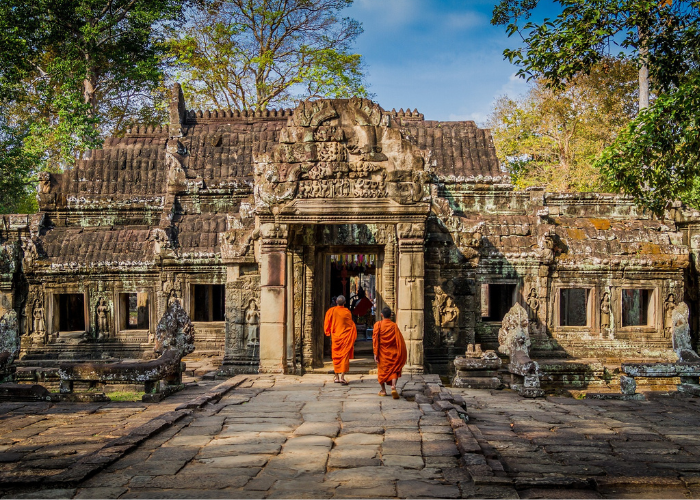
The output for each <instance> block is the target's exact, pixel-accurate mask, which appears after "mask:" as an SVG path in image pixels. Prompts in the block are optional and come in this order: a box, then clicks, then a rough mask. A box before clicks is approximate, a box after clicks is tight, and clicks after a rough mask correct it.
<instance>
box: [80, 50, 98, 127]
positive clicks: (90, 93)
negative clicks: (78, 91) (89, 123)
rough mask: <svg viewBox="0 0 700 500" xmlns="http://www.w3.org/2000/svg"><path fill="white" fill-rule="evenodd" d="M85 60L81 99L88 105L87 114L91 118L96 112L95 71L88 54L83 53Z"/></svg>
mask: <svg viewBox="0 0 700 500" xmlns="http://www.w3.org/2000/svg"><path fill="white" fill-rule="evenodd" d="M85 62H86V66H87V70H86V72H85V79H84V80H83V99H84V100H85V104H89V105H90V109H88V116H89V117H90V118H92V117H94V116H95V113H96V112H97V93H96V87H97V73H96V72H95V69H94V68H93V65H92V61H91V60H90V56H89V55H87V54H86V55H85Z"/></svg>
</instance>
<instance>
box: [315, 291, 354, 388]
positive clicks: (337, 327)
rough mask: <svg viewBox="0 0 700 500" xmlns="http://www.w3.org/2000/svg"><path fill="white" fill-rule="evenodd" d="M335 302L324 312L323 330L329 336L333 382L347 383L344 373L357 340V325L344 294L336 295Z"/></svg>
mask: <svg viewBox="0 0 700 500" xmlns="http://www.w3.org/2000/svg"><path fill="white" fill-rule="evenodd" d="M335 303H336V304H337V305H336V306H335V307H331V308H330V309H329V310H328V312H327V313H326V319H325V321H324V322H323V331H324V333H325V334H326V335H327V336H328V335H330V337H331V342H332V356H333V371H334V372H335V378H334V380H333V382H336V383H340V384H343V385H348V382H347V380H345V374H346V373H347V372H349V371H350V360H351V359H353V357H354V354H355V340H357V327H356V326H355V322H354V321H353V320H352V313H351V312H350V309H347V308H346V307H345V296H343V295H338V297H337V298H336V299H335Z"/></svg>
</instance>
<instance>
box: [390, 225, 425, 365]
mask: <svg viewBox="0 0 700 500" xmlns="http://www.w3.org/2000/svg"><path fill="white" fill-rule="evenodd" d="M397 229H398V237H399V286H398V290H397V296H398V300H397V311H396V323H397V324H398V325H399V329H400V330H401V332H402V333H403V335H404V338H405V339H406V347H407V349H408V362H407V363H406V367H405V371H406V373H423V331H424V314H425V313H424V310H425V306H424V297H425V291H424V289H425V278H424V274H425V271H424V264H423V261H424V257H425V250H424V246H425V237H424V235H425V224H398V226H397Z"/></svg>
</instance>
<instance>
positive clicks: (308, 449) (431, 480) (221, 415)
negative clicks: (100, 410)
mask: <svg viewBox="0 0 700 500" xmlns="http://www.w3.org/2000/svg"><path fill="white" fill-rule="evenodd" d="M349 379H350V380H351V383H350V385H349V386H345V387H344V386H341V385H340V384H334V383H333V382H332V379H331V378H330V377H328V376H327V375H323V376H322V375H306V376H304V377H292V376H286V377H265V376H256V377H250V379H249V381H248V382H247V383H245V382H244V383H243V384H242V385H241V386H239V387H237V388H236V389H235V390H234V391H232V392H230V393H229V394H228V395H227V396H224V397H223V398H222V399H221V401H220V402H219V403H218V404H215V405H208V406H207V407H206V408H205V409H204V411H200V412H197V413H196V414H193V415H192V416H190V417H187V418H185V419H183V420H182V422H181V423H180V424H178V426H176V427H178V428H177V429H176V430H175V429H173V430H171V431H169V432H167V433H164V434H163V435H160V436H157V437H155V438H151V439H150V440H149V441H148V442H146V443H144V444H143V445H142V446H140V447H139V449H138V450H136V451H135V452H132V453H130V454H129V455H127V456H125V457H124V458H122V459H121V460H119V461H118V462H116V463H114V464H112V465H110V466H109V467H107V469H105V470H104V471H103V472H101V473H99V474H98V475H96V476H95V477H93V478H91V479H89V480H88V481H86V482H84V483H83V484H81V485H80V488H78V489H77V490H73V491H68V490H66V491H64V492H56V491H55V490H54V493H63V494H64V495H66V496H70V495H71V494H75V496H76V498H83V497H84V498H88V497H89V498H96V497H99V498H117V497H119V498H224V497H227V498H228V497H233V498H387V497H397V496H398V497H417V496H418V497H420V496H423V497H439V498H460V497H461V496H462V494H463V493H464V491H462V490H461V489H460V487H461V486H462V485H466V486H468V485H469V484H470V481H469V476H468V474H467V473H466V471H465V470H464V469H462V468H460V467H459V466H458V456H459V452H458V450H457V448H456V446H455V441H454V437H453V434H452V429H451V427H450V425H449V423H448V421H447V419H446V417H445V414H444V413H443V412H442V411H435V410H434V409H433V408H432V407H430V405H421V406H423V407H424V408H420V407H419V405H418V404H416V403H414V402H410V401H406V400H405V399H399V400H393V399H391V397H385V398H380V397H378V396H377V391H378V389H379V386H378V385H377V383H376V377H373V376H367V377H365V376H351V377H349ZM422 384H423V379H422V377H414V378H412V379H411V378H404V379H403V380H402V381H401V385H404V386H405V388H406V389H407V390H408V389H411V388H415V387H414V386H416V385H418V386H419V387H418V388H420V387H422Z"/></svg>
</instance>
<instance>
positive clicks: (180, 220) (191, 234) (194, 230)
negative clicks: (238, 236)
mask: <svg viewBox="0 0 700 500" xmlns="http://www.w3.org/2000/svg"><path fill="white" fill-rule="evenodd" d="M174 224H175V227H176V228H177V231H176V234H177V247H178V254H179V255H180V256H181V257H184V258H194V257H198V256H199V257H213V256H215V255H216V254H219V253H220V251H221V242H220V235H221V234H223V233H224V232H225V231H226V230H227V225H228V224H227V216H226V215H225V214H223V215H222V214H204V213H203V214H194V215H182V216H177V217H176V219H175V220H174Z"/></svg>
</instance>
